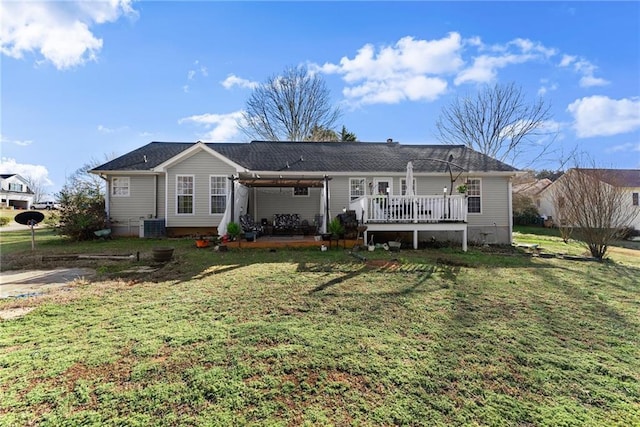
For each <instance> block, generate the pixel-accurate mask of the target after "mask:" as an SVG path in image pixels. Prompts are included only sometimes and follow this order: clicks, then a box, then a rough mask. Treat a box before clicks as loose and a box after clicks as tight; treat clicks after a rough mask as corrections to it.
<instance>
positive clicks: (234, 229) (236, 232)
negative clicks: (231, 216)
mask: <svg viewBox="0 0 640 427" xmlns="http://www.w3.org/2000/svg"><path fill="white" fill-rule="evenodd" d="M240 233H241V229H240V224H238V223H237V222H233V221H231V222H230V223H229V224H228V225H227V234H228V235H229V236H231V237H233V238H238V236H240Z"/></svg>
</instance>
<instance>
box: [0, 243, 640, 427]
mask: <svg viewBox="0 0 640 427" xmlns="http://www.w3.org/2000/svg"><path fill="white" fill-rule="evenodd" d="M38 237H41V238H42V243H41V244H40V245H39V246H38V248H37V251H36V252H37V254H36V255H32V254H31V253H30V252H29V251H28V250H27V248H30V246H29V245H28V242H21V241H13V242H11V243H9V245H12V246H10V248H11V250H9V251H7V252H6V253H3V261H7V262H9V263H13V265H19V264H20V261H19V260H20V259H24V258H29V257H37V255H43V254H47V253H59V252H62V251H66V252H74V251H78V250H83V251H85V252H95V251H100V252H103V253H118V252H122V251H125V250H128V251H136V250H139V251H141V253H142V254H143V262H141V264H142V263H146V262H144V261H147V260H146V259H145V255H146V254H147V252H148V251H149V249H150V247H151V246H153V245H157V244H158V242H154V241H151V242H147V241H140V240H138V239H132V240H125V239H116V240H114V241H107V242H88V243H84V244H82V245H78V246H74V245H70V244H68V243H64V242H62V243H61V242H60V241H59V239H56V238H54V237H52V236H51V237H50V238H47V239H45V234H44V233H43V235H42V236H38ZM3 239H5V236H4V235H3ZM14 239H15V240H21V239H19V238H17V237H16V238H14ZM517 239H521V240H522V242H525V241H526V242H532V241H536V239H538V240H539V242H538V243H539V244H540V245H541V246H542V247H543V248H549V249H548V250H549V251H551V250H552V249H553V250H554V251H555V248H557V247H562V245H564V244H563V243H562V242H561V241H558V240H557V239H556V238H554V237H553V236H534V235H531V234H523V233H520V234H519V235H517ZM554 239H555V240H554ZM22 240H24V239H22ZM167 243H170V244H171V245H172V246H174V247H175V248H176V252H175V256H174V260H173V261H172V262H170V263H169V264H168V265H166V266H165V267H164V268H162V269H161V270H159V271H157V272H155V273H151V274H145V275H130V276H125V275H123V273H121V271H122V270H123V269H124V268H125V266H124V265H123V264H121V263H120V264H118V263H111V264H107V265H106V266H101V267H99V269H98V271H99V273H100V274H99V276H98V279H97V280H96V281H95V282H92V283H89V282H86V281H79V282H78V283H77V284H76V286H75V287H74V289H73V290H72V291H70V292H63V293H60V294H57V295H52V296H50V297H45V298H40V299H32V300H29V299H27V300H21V301H16V300H12V301H9V300H0V309H2V308H3V307H4V308H6V307H15V306H35V307H36V309H35V310H34V311H32V312H31V313H29V314H28V315H27V316H25V317H23V318H20V319H17V320H11V321H4V322H2V323H0V425H8V426H11V425H17V426H19V425H36V424H37V425H41V426H47V425H51V426H59V425H71V426H73V425H96V426H97V425H100V426H102V425H119V426H120V425H123V426H124V425H127V426H133V425H140V426H149V425H166V426H174V425H213V426H218V425H221V426H229V425H282V426H288V425H295V426H297V425H310V426H316V425H339V426H343V425H356V426H368V425H375V426H379V425H412V426H414V425H425V426H438V425H442V426H451V425H469V426H480V425H492V426H494V425H495V426H500V425H505V426H507V425H521V426H616V425H617V426H632V425H640V403H639V402H640V350H639V346H638V344H639V343H640V300H639V299H638V293H639V291H640V284H639V283H638V282H639V280H638V278H639V277H640V257H639V256H637V255H638V252H637V251H630V250H619V251H612V253H611V260H609V261H607V262H603V263H596V262H579V261H567V260H563V259H555V258H554V259H543V258H537V257H530V256H527V255H525V254H523V253H522V252H519V251H514V250H510V249H509V248H500V249H495V248H493V249H491V250H485V251H482V250H480V249H479V248H471V249H470V251H469V252H468V253H466V254H464V253H461V252H459V251H458V250H457V249H455V248H454V249H441V250H437V251H436V250H425V251H409V250H403V251H402V252H400V253H398V254H391V253H388V252H381V251H376V252H374V253H372V254H371V253H368V252H367V253H364V252H363V253H362V254H363V255H365V256H367V258H370V259H369V260H368V262H366V263H365V262H362V261H360V260H359V259H357V258H356V257H354V256H351V255H350V254H349V253H347V252H345V251H343V250H342V249H340V250H332V251H328V252H320V251H317V250H295V251H294V250H277V251H274V252H271V251H268V250H246V249H240V250H237V249H236V250H233V251H230V252H228V253H216V252H213V251H211V250H198V249H196V248H195V247H194V246H193V242H192V241H190V240H175V241H170V242H163V244H167ZM4 244H5V243H3V246H4ZM21 245H23V246H21ZM571 250H574V249H571ZM575 251H576V252H580V251H581V249H579V247H578V246H576V248H575ZM34 259H35V258H34ZM132 264H134V265H135V264H137V263H132ZM126 267H127V268H129V267H131V265H130V263H128V265H126ZM3 268H5V267H3Z"/></svg>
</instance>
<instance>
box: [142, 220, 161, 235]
mask: <svg viewBox="0 0 640 427" xmlns="http://www.w3.org/2000/svg"><path fill="white" fill-rule="evenodd" d="M166 235H167V228H166V226H165V221H164V218H158V219H143V218H141V219H140V237H141V238H145V239H157V238H160V237H165V236H166Z"/></svg>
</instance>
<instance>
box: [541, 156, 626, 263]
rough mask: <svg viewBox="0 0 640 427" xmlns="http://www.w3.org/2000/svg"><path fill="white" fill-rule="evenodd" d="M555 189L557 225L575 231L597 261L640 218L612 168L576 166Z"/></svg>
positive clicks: (556, 183) (555, 220)
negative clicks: (636, 218) (622, 232)
mask: <svg viewBox="0 0 640 427" xmlns="http://www.w3.org/2000/svg"><path fill="white" fill-rule="evenodd" d="M553 188H554V190H553V204H554V208H555V215H556V218H557V219H554V222H556V223H558V224H559V226H560V227H567V228H570V229H573V230H574V233H576V234H577V236H578V237H579V239H580V240H581V241H582V242H583V243H584V244H585V246H586V247H587V248H588V249H589V252H590V253H591V256H593V257H594V258H597V259H602V258H604V256H605V254H606V253H607V249H608V247H609V245H610V244H611V242H612V241H613V240H615V239H616V238H619V236H620V233H621V231H622V230H623V229H624V228H625V227H628V226H630V225H631V224H632V223H633V221H634V219H635V217H636V216H637V215H638V211H637V210H634V209H630V207H631V206H630V204H631V198H630V195H629V193H628V192H627V191H625V189H624V187H622V186H621V185H620V183H619V182H617V181H616V178H615V176H614V175H613V174H612V173H611V169H597V168H580V167H576V168H573V169H571V170H569V171H568V172H567V173H565V174H564V175H562V177H560V178H559V179H558V180H557V181H556V182H555V184H554V187H553ZM563 238H564V237H563Z"/></svg>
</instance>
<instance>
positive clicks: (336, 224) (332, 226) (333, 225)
mask: <svg viewBox="0 0 640 427" xmlns="http://www.w3.org/2000/svg"><path fill="white" fill-rule="evenodd" d="M329 233H331V237H332V238H333V239H338V238H339V237H340V236H342V235H343V234H344V227H343V226H342V223H341V222H340V220H339V219H338V218H333V219H332V220H331V222H330V223H329Z"/></svg>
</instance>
